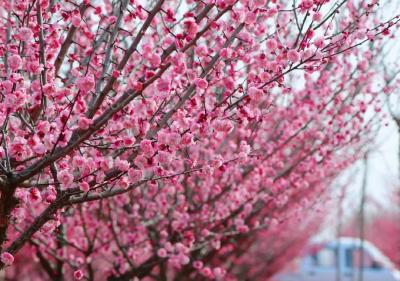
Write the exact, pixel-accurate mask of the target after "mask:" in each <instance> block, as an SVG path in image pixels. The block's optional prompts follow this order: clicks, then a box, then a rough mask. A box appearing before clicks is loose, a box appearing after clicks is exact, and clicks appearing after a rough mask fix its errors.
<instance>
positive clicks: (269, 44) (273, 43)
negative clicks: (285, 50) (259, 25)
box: [266, 38, 278, 51]
mask: <svg viewBox="0 0 400 281" xmlns="http://www.w3.org/2000/svg"><path fill="white" fill-rule="evenodd" d="M266 45H267V48H268V49H269V50H271V51H275V50H276V48H277V47H278V43H277V42H276V40H275V39H273V38H271V39H268V40H267V41H266Z"/></svg>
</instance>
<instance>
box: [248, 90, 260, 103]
mask: <svg viewBox="0 0 400 281" xmlns="http://www.w3.org/2000/svg"><path fill="white" fill-rule="evenodd" d="M248 94H249V96H250V98H251V99H253V100H255V101H260V100H261V98H262V97H263V95H264V92H263V91H262V90H260V89H258V88H256V87H250V88H249V90H248Z"/></svg>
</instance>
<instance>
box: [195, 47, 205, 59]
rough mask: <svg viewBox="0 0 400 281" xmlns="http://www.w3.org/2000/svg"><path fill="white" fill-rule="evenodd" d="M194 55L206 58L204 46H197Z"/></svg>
mask: <svg viewBox="0 0 400 281" xmlns="http://www.w3.org/2000/svg"><path fill="white" fill-rule="evenodd" d="M194 53H195V54H196V56H199V57H204V56H206V55H207V54H208V48H207V46H205V45H200V46H197V47H196V48H195V49H194Z"/></svg>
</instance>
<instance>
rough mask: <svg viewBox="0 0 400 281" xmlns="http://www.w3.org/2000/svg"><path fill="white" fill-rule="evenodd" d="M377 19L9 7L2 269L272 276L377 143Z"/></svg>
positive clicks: (70, 5) (168, 0) (65, 274)
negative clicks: (333, 187) (335, 183)
mask: <svg viewBox="0 0 400 281" xmlns="http://www.w3.org/2000/svg"><path fill="white" fill-rule="evenodd" d="M378 9H379V3H378V1H376V0H372V1H353V0H343V1H340V2H334V1H329V0H302V1H285V0H240V1H239V0H206V1H195V0H186V1H175V0H157V1H144V0H143V1H140V0H129V1H128V0H119V1H118V0H115V1H109V0H104V1H94V0H92V1H90V0H84V1H56V0H50V1H48V0H28V1H22V0H13V1H9V0H0V14H1V23H0V31H1V32H0V76H1V82H0V93H1V99H0V111H1V114H0V124H1V127H0V128H1V134H0V143H1V147H0V157H1V163H0V191H1V196H0V243H1V256H0V260H1V268H4V267H7V275H8V277H9V278H10V279H13V280H33V279H37V280H46V279H47V280H73V279H77V280H80V279H85V280H139V279H144V280H204V279H210V280H212V279H215V280H237V279H241V280H244V279H245V278H247V277H248V276H250V277H251V276H254V274H258V273H257V272H258V271H259V270H261V272H260V274H264V275H265V279H267V278H269V277H270V276H271V275H272V274H273V273H275V272H276V271H278V270H279V268H280V267H281V266H282V264H284V262H285V258H289V257H291V256H293V255H294V253H295V252H296V251H297V249H298V247H299V245H300V244H301V243H303V242H304V241H305V240H306V239H307V238H308V237H309V236H310V235H311V234H312V231H313V230H315V229H317V226H318V223H319V221H320V219H321V218H322V217H323V216H322V215H316V214H315V213H316V212H317V210H316V209H315V208H317V209H319V208H322V206H323V205H324V202H325V200H327V199H326V198H329V186H330V183H331V182H332V180H333V179H334V178H335V177H336V176H337V175H338V174H339V173H340V172H341V171H342V170H343V169H345V168H346V167H347V166H348V165H350V164H351V163H353V162H354V161H355V160H356V159H357V158H358V157H359V156H360V155H362V154H363V151H364V150H365V149H366V147H367V146H368V144H369V143H370V142H371V135H373V133H374V131H375V130H376V127H377V126H376V124H377V122H378V121H379V111H380V110H379V109H380V106H381V101H380V100H379V97H378V93H379V92H380V91H381V90H382V89H381V88H380V87H379V85H378V86H377V85H375V84H374V82H373V81H374V78H375V77H377V76H379V75H380V73H379V72H377V71H376V70H375V68H374V64H375V63H376V62H377V60H376V57H377V56H378V55H379V51H380V46H381V45H382V44H383V43H382V42H384V41H385V40H389V39H390V38H393V36H392V30H393V29H395V28H397V27H398V21H399V19H400V18H399V16H394V17H393V18H388V19H385V20H383V21H381V20H379V19H378V17H377V16H376V11H377V10H378ZM369 108H372V109H375V111H376V112H375V114H373V115H374V117H376V118H369V117H367V116H366V114H365V113H366V112H367V110H368V109H369ZM327 194H328V195H327ZM318 212H319V210H318ZM277 237H282V240H279V243H274V244H273V245H274V247H271V243H273V241H276V240H277ZM253 253H254V255H253ZM260 253H264V254H265V255H267V256H265V255H261V254H260ZM265 264H267V265H270V267H268V268H266V269H263V268H262V266H263V265H265ZM246 267H247V268H248V267H250V268H251V270H247V269H246Z"/></svg>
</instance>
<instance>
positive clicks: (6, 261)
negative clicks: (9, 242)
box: [0, 252, 14, 266]
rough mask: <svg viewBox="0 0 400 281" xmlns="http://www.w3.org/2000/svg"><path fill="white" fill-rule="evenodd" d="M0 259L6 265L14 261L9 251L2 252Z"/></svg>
mask: <svg viewBox="0 0 400 281" xmlns="http://www.w3.org/2000/svg"><path fill="white" fill-rule="evenodd" d="M0 260H1V262H2V263H4V264H5V265H6V266H7V265H12V263H13V262H14V256H13V255H12V254H10V253H9V252H3V253H2V254H1V255H0Z"/></svg>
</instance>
